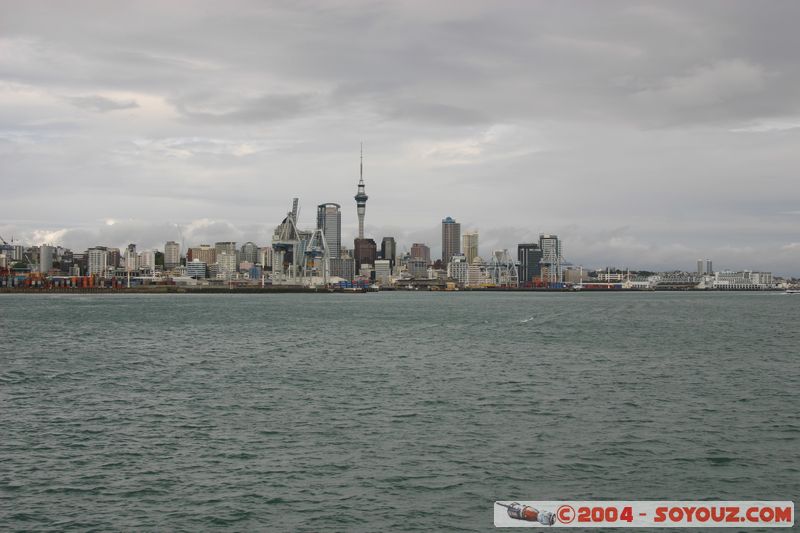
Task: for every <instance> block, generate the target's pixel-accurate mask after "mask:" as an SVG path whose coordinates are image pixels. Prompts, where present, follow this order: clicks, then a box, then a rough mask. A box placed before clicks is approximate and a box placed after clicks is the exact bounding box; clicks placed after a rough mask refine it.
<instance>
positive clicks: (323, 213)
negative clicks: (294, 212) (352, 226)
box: [317, 200, 366, 259]
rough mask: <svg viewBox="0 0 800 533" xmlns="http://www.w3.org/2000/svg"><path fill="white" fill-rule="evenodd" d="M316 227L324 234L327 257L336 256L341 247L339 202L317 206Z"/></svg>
mask: <svg viewBox="0 0 800 533" xmlns="http://www.w3.org/2000/svg"><path fill="white" fill-rule="evenodd" d="M365 202H366V200H365ZM362 218H363V217H362ZM317 229H318V230H321V231H322V234H323V235H325V244H326V245H327V246H328V257H330V258H331V259H333V258H338V257H339V254H340V253H341V248H342V212H341V206H340V205H339V204H334V203H326V204H319V205H318V206H317Z"/></svg>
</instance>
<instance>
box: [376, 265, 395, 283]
mask: <svg viewBox="0 0 800 533" xmlns="http://www.w3.org/2000/svg"><path fill="white" fill-rule="evenodd" d="M375 282H376V283H379V284H381V285H390V284H391V283H392V265H391V262H390V261H389V260H388V259H376V260H375Z"/></svg>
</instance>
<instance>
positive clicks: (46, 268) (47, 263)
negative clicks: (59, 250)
mask: <svg viewBox="0 0 800 533" xmlns="http://www.w3.org/2000/svg"><path fill="white" fill-rule="evenodd" d="M54 251H55V250H54V248H53V247H52V246H50V245H47V244H43V245H42V247H41V248H39V272H43V273H45V274H46V273H47V272H50V269H51V268H53V252H54Z"/></svg>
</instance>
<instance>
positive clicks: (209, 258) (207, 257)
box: [187, 244, 217, 265]
mask: <svg viewBox="0 0 800 533" xmlns="http://www.w3.org/2000/svg"><path fill="white" fill-rule="evenodd" d="M188 255H189V256H191V258H190V257H188V256H187V261H194V260H195V259H198V260H200V261H202V262H203V263H205V264H207V265H213V264H214V263H216V262H217V252H216V251H215V250H214V248H212V247H211V245H210V244H201V245H200V246H195V247H193V248H189V254H188Z"/></svg>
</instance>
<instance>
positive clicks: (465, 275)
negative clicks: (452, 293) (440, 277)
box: [447, 254, 469, 287]
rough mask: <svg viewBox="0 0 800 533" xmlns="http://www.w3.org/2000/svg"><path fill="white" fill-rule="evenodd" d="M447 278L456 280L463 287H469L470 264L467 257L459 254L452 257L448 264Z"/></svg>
mask: <svg viewBox="0 0 800 533" xmlns="http://www.w3.org/2000/svg"><path fill="white" fill-rule="evenodd" d="M447 277H448V278H452V279H454V280H456V281H457V282H458V284H459V285H461V286H462V287H465V286H466V285H467V282H468V280H469V264H468V263H467V258H466V257H465V256H463V255H461V254H458V255H454V256H451V257H450V262H449V263H448V264H447Z"/></svg>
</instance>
